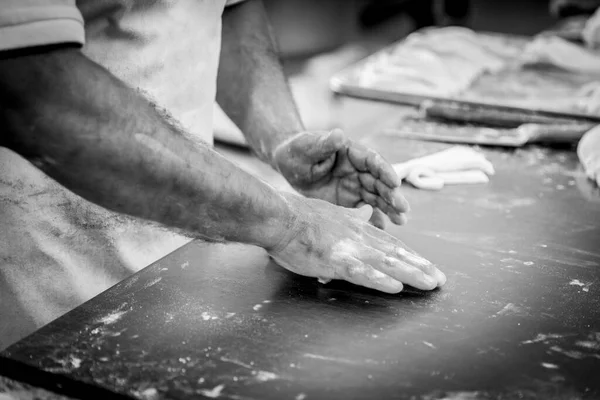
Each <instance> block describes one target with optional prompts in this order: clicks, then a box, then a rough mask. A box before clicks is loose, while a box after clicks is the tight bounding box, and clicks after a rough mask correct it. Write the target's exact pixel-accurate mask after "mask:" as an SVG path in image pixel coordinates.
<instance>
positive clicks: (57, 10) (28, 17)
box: [0, 0, 85, 50]
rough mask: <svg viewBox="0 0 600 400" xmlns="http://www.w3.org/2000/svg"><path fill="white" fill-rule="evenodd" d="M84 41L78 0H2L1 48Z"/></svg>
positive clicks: (0, 9) (0, 17)
mask: <svg viewBox="0 0 600 400" xmlns="http://www.w3.org/2000/svg"><path fill="white" fill-rule="evenodd" d="M84 42H85V30H84V25H83V18H82V16H81V13H80V12H79V10H78V9H77V6H76V5H75V0H0V50H11V49H20V48H25V47H33V46H43V45H49V44H59V43H77V44H80V45H83V43H84Z"/></svg>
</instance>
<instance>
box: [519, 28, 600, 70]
mask: <svg viewBox="0 0 600 400" xmlns="http://www.w3.org/2000/svg"><path fill="white" fill-rule="evenodd" d="M520 61H521V63H523V64H524V65H534V64H550V65H554V66H555V67H558V68H562V69H565V70H567V71H573V72H579V73H586V74H592V75H600V53H598V52H596V51H593V50H590V49H587V48H585V47H583V46H579V45H577V44H575V43H571V42H569V41H568V40H565V39H562V38H560V37H558V36H538V37H537V38H536V39H534V40H533V41H532V42H530V43H529V44H528V45H527V46H526V47H525V49H524V51H523V54H522V55H521V57H520Z"/></svg>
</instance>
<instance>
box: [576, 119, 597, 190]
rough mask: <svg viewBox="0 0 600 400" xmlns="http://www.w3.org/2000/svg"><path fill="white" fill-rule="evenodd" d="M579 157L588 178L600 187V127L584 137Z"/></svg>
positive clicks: (578, 152)
mask: <svg viewBox="0 0 600 400" xmlns="http://www.w3.org/2000/svg"><path fill="white" fill-rule="evenodd" d="M577 155H578V156H579V161H580V162H581V165H583V169H584V170H585V173H586V175H587V176H588V178H590V179H591V180H592V181H594V182H595V183H596V185H598V186H600V126H597V127H595V128H593V129H591V130H590V131H588V132H586V134H585V135H583V137H582V138H581V140H580V141H579V145H578V146H577Z"/></svg>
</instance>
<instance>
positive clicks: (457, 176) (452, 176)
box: [437, 169, 490, 185]
mask: <svg viewBox="0 0 600 400" xmlns="http://www.w3.org/2000/svg"><path fill="white" fill-rule="evenodd" d="M437 176H438V177H440V178H441V179H442V180H443V181H444V185H475V184H479V183H488V182H489V181H490V178H488V176H487V175H486V174H485V172H483V171H480V170H478V169H473V170H468V171H456V172H438V174H437Z"/></svg>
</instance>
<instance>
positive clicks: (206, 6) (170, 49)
mask: <svg viewBox="0 0 600 400" xmlns="http://www.w3.org/2000/svg"><path fill="white" fill-rule="evenodd" d="M224 5H225V0H221V1H217V0H83V1H78V2H77V6H78V8H79V9H80V11H81V13H82V14H83V16H84V19H85V21H86V42H87V43H86V45H85V47H84V49H83V50H84V53H85V54H86V55H87V56H88V57H90V58H91V59H92V60H94V61H96V62H98V63H99V64H101V65H103V66H105V67H106V68H107V69H109V70H110V71H111V72H112V73H113V74H115V75H116V76H117V77H119V78H121V79H122V80H124V81H125V82H126V83H128V84H129V85H131V86H133V87H137V88H140V89H142V91H143V92H145V93H147V94H148V95H149V96H150V97H152V98H153V100H154V101H156V102H157V103H158V104H159V105H160V106H162V107H164V108H166V109H167V110H169V112H170V113H171V114H172V115H173V116H174V117H175V118H176V119H178V120H179V121H180V122H181V123H182V124H183V125H184V127H186V128H187V129H188V131H189V132H191V133H192V134H194V135H195V136H196V137H198V138H200V139H202V140H204V141H207V142H209V143H212V118H213V104H214V98H215V90H216V73H217V65H218V56H219V50H220V34H221V15H222V12H223V8H224ZM188 241H189V239H187V238H184V237H181V236H179V235H177V234H174V233H172V232H169V231H167V230H165V229H161V228H158V227H155V226H150V225H148V224H146V223H143V222H140V221H136V220H132V219H130V218H126V217H123V216H120V215H117V214H115V213H112V212H109V211H106V210H104V209H102V208H100V207H98V206H95V205H93V204H91V203H88V202H87V201H85V200H83V199H81V198H79V197H78V196H76V195H74V194H73V193H71V192H69V191H68V190H66V189H64V188H63V187H61V186H60V185H59V184H57V183H56V182H54V181H53V180H51V179H50V178H48V177H46V176H45V175H44V174H43V173H41V172H40V171H39V170H38V169H37V168H35V167H33V166H32V165H31V164H29V163H28V162H27V161H25V160H24V159H22V158H21V157H19V156H18V155H16V154H14V153H12V152H10V151H9V150H6V149H4V148H1V147H0V349H2V348H5V347H6V346H8V345H10V344H11V343H13V342H14V341H16V340H18V339H20V338H22V337H24V336H25V335H27V334H29V333H31V332H33V331H34V330H35V329H37V328H39V327H41V326H42V325H44V324H46V323H48V322H50V321H51V320H53V319H55V318H57V317H59V316H60V315H62V314H64V313H65V312H67V311H69V310H71V309H72V308H74V307H76V306H78V305H80V304H81V303H82V302H84V301H86V300H88V299H90V298H91V297H93V296H95V295H97V294H99V293H100V292H102V291H104V290H105V289H107V288H108V287H110V286H112V285H114V284H116V283H117V282H119V281H120V280H122V279H124V278H125V277H127V276H129V275H130V274H131V273H133V272H135V271H137V270H139V269H141V268H143V267H145V266H147V265H148V264H150V263H152V262H154V261H156V260H157V259H159V258H161V257H163V256H165V255H166V254H168V253H169V252H171V251H173V250H175V249H176V248H178V247H180V246H182V245H183V244H185V243H186V242H188Z"/></svg>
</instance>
